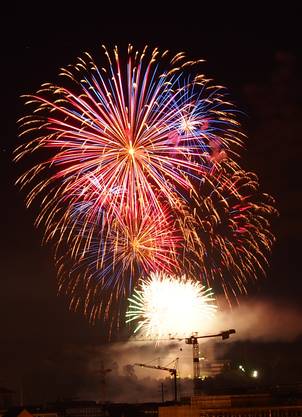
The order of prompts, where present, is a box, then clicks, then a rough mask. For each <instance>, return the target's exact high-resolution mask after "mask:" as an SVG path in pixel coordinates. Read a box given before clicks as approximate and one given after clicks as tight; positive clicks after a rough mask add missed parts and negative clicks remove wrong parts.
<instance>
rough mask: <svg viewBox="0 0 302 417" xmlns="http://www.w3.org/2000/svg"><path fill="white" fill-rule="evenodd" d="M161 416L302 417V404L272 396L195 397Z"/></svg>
mask: <svg viewBox="0 0 302 417" xmlns="http://www.w3.org/2000/svg"><path fill="white" fill-rule="evenodd" d="M158 415H159V417H302V401H296V403H295V404H293V403H291V404H287V403H286V401H281V400H280V399H279V401H277V400H276V398H274V397H272V396H271V395H270V394H255V395H254V394H252V395H219V396H207V395H201V396H193V397H191V401H190V404H188V405H173V406H170V407H159V414H158Z"/></svg>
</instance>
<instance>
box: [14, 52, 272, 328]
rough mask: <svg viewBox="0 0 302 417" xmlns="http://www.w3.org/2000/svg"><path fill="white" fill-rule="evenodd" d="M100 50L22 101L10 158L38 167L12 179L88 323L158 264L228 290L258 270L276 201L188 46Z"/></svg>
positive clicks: (231, 113)
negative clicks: (181, 49)
mask: <svg viewBox="0 0 302 417" xmlns="http://www.w3.org/2000/svg"><path fill="white" fill-rule="evenodd" d="M104 54H105V62H103V63H102V65H101V66H98V65H97V64H96V63H95V61H94V60H93V59H92V57H91V56H90V55H89V54H88V53H85V54H84V55H83V56H82V57H81V58H78V61H77V63H76V64H75V65H73V66H68V68H67V69H62V71H61V75H62V76H63V77H64V80H65V81H64V82H63V83H62V84H61V85H53V84H50V83H47V84H43V85H42V86H41V88H40V89H39V90H38V92H37V93H36V94H34V95H31V96H27V104H28V106H32V107H31V113H30V114H29V115H28V116H25V117H23V118H22V119H21V120H20V124H21V129H22V131H21V135H20V136H21V137H22V138H23V137H24V138H25V139H26V140H25V143H23V144H22V145H21V146H20V147H19V148H18V149H17V151H16V155H15V160H16V161H19V160H23V159H25V160H26V158H28V159H32V158H29V155H30V154H32V153H33V154H34V160H35V161H39V162H38V163H37V164H35V165H34V166H32V167H31V168H30V169H29V170H27V171H26V172H25V173H24V174H23V175H22V176H21V177H20V178H19V180H18V184H19V185H20V186H21V188H25V189H27V190H28V193H27V197H26V203H27V206H30V205H31V204H32V203H33V202H35V201H37V203H39V212H38V215H37V218H36V224H37V225H42V226H43V227H44V231H45V233H44V241H45V242H53V244H54V246H55V259H56V264H57V266H58V271H59V289H60V290H61V291H63V292H64V293H67V294H68V296H69V297H70V306H71V308H72V309H75V310H82V311H83V312H84V314H85V315H86V316H88V317H89V319H90V320H92V321H94V320H95V319H96V318H99V317H102V316H108V311H109V310H108V309H109V308H110V305H111V303H112V302H113V300H117V299H125V298H126V297H128V296H129V294H131V293H132V291H133V288H134V287H135V286H136V284H137V282H138V279H139V277H142V278H143V277H145V276H148V275H149V274H150V273H155V272H156V271H162V272H163V273H166V274H168V275H169V276H172V275H177V276H182V275H183V276H187V279H188V283H191V284H192V286H194V285H196V286H198V285H199V284H198V283H195V284H194V285H193V281H192V280H197V281H199V282H207V283H208V284H209V286H213V287H214V288H215V287H217V289H218V290H221V289H222V290H223V291H224V293H225V295H226V297H227V298H228V299H229V300H230V299H231V295H232V294H233V296H234V297H235V298H236V296H237V294H239V293H242V292H244V291H246V288H247V285H246V283H247V280H248V279H249V278H250V277H256V276H257V274H258V273H259V272H263V271H264V269H265V264H266V262H267V253H268V252H269V251H270V249H271V246H272V243H273V236H272V235H271V233H270V230H269V229H270V223H269V216H270V214H271V213H272V212H273V211H274V209H273V206H272V203H271V201H270V200H269V197H267V196H265V195H260V193H259V192H258V191H257V190H258V182H257V179H256V177H255V176H254V175H253V174H250V173H245V172H244V171H243V170H242V169H241V168H240V166H239V165H238V162H237V159H238V153H239V150H240V148H241V146H242V144H243V141H244V135H243V134H242V133H241V132H240V129H239V124H238V122H237V119H236V112H235V110H234V108H233V106H232V105H231V103H229V102H228V101H227V100H226V99H225V97H226V95H225V90H224V89H223V88H222V87H221V86H215V85H213V84H212V83H211V81H210V80H208V79H206V77H205V76H204V75H201V74H200V73H199V64H200V62H201V61H200V60H197V61H188V60H187V59H186V57H185V54H184V53H178V54H177V55H175V56H174V57H170V55H169V53H168V51H164V52H160V51H159V50H158V49H153V50H151V49H149V48H147V47H145V48H144V50H143V51H142V52H138V51H135V50H134V49H133V47H132V46H129V48H128V53H127V54H124V55H123V54H120V53H119V51H118V49H117V48H115V49H114V50H113V52H109V51H107V50H106V48H104ZM191 69H193V70H194V71H192V72H194V74H195V75H192V74H191V73H190V70H191ZM266 200H267V201H266ZM171 279H172V278H171ZM147 282H148V283H150V281H147ZM179 282H180V281H179ZM181 282H183V284H184V282H185V281H184V278H183V279H182V281H181ZM194 282H195V281H194ZM215 289H216V288H215Z"/></svg>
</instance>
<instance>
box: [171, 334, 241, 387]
mask: <svg viewBox="0 0 302 417" xmlns="http://www.w3.org/2000/svg"><path fill="white" fill-rule="evenodd" d="M234 333H236V331H235V329H229V330H224V331H222V332H220V333H217V334H208V335H204V336H198V334H197V333H194V334H193V335H192V336H190V337H186V338H185V343H187V344H188V345H192V350H193V376H194V380H197V379H198V378H199V377H200V362H199V343H198V339H205V338H208V337H221V338H222V340H225V339H228V338H229V337H230V334H234ZM178 340H180V339H178ZM182 340H183V339H182Z"/></svg>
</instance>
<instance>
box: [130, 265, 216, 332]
mask: <svg viewBox="0 0 302 417" xmlns="http://www.w3.org/2000/svg"><path fill="white" fill-rule="evenodd" d="M215 311H216V305H215V298H214V296H213V292H212V290H211V289H209V288H208V289H206V288H205V287H204V286H203V285H201V284H200V282H196V281H193V280H191V279H186V277H185V276H182V277H177V276H169V275H166V274H162V273H161V274H159V273H151V274H150V277H149V278H148V279H145V280H143V281H142V282H141V284H140V287H139V288H138V289H136V290H135V292H134V294H133V295H132V297H130V298H129V308H128V311H127V312H126V321H127V322H128V323H129V322H132V321H133V322H136V328H135V330H134V333H139V334H140V336H142V337H146V338H149V339H155V340H158V339H162V338H168V337H187V336H190V335H191V334H193V333H194V332H199V331H200V332H205V331H208V330H209V326H210V323H211V321H212V319H213V316H214V313H215Z"/></svg>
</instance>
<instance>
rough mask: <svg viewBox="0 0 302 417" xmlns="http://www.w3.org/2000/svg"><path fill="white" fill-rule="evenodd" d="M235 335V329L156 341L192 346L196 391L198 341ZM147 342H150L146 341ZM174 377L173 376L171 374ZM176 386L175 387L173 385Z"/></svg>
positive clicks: (156, 367) (198, 367)
mask: <svg viewBox="0 0 302 417" xmlns="http://www.w3.org/2000/svg"><path fill="white" fill-rule="evenodd" d="M234 333H236V330H235V329H229V330H223V331H221V332H220V333H215V334H207V335H203V336H198V333H197V332H196V333H193V335H192V336H190V337H183V338H181V337H172V336H170V335H169V339H158V340H167V341H169V340H178V341H182V340H184V341H185V343H187V344H188V345H192V351H193V378H194V390H197V382H198V380H199V377H200V363H199V343H198V339H205V338H209V337H221V338H222V340H225V339H228V338H229V337H230V335H231V334H234ZM137 341H146V340H143V339H138V340H137ZM147 341H150V340H148V339H147ZM135 365H140V366H145V367H150V368H155V369H160V367H159V366H149V365H148V366H146V365H144V364H135ZM164 370H170V368H167V369H164ZM173 375H174V374H173ZM175 380H176V376H175ZM175 386H176V385H175Z"/></svg>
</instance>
